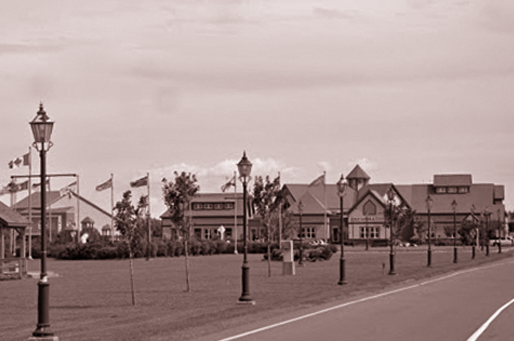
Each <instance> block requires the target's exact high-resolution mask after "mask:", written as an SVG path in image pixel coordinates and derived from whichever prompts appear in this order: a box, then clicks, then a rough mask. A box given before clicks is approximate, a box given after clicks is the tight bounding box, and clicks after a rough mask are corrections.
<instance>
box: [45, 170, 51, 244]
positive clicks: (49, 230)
mask: <svg viewBox="0 0 514 341" xmlns="http://www.w3.org/2000/svg"><path fill="white" fill-rule="evenodd" d="M45 185H46V184H45ZM50 193H52V187H51V183H50V178H48V192H46V200H45V202H46V204H49V207H48V227H49V229H48V234H49V237H48V242H50V243H51V242H52V202H51V201H50V200H48V196H49V195H50Z"/></svg>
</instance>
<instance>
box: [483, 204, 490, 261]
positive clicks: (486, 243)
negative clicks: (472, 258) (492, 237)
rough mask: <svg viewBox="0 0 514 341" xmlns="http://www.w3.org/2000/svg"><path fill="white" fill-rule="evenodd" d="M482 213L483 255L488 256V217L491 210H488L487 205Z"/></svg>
mask: <svg viewBox="0 0 514 341" xmlns="http://www.w3.org/2000/svg"><path fill="white" fill-rule="evenodd" d="M484 215H485V236H484V242H485V255H486V256H489V219H490V218H491V211H489V208H488V207H486V208H485V210H484Z"/></svg>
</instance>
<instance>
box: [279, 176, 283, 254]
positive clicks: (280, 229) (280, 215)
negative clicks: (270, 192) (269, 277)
mask: <svg viewBox="0 0 514 341" xmlns="http://www.w3.org/2000/svg"><path fill="white" fill-rule="evenodd" d="M280 186H281V184H280V172H278V188H279V191H280ZM279 198H280V200H279V202H278V248H279V250H282V193H280V196H279Z"/></svg>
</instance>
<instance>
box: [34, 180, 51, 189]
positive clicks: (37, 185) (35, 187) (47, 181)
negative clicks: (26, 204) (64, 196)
mask: <svg viewBox="0 0 514 341" xmlns="http://www.w3.org/2000/svg"><path fill="white" fill-rule="evenodd" d="M45 183H46V185H47V186H48V185H50V179H46V181H45ZM40 187H41V183H40V182H39V183H37V184H33V185H32V188H34V189H39V188H40Z"/></svg>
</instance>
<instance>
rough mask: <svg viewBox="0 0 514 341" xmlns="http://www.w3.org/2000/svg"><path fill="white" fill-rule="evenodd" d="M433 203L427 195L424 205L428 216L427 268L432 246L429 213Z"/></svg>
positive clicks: (430, 261) (430, 264)
mask: <svg viewBox="0 0 514 341" xmlns="http://www.w3.org/2000/svg"><path fill="white" fill-rule="evenodd" d="M433 202H434V201H433V200H432V198H431V197H430V195H428V196H427V198H426V199H425V203H426V204H427V215H428V249H427V266H428V267H430V266H432V245H431V238H432V236H431V234H432V231H430V220H431V219H430V218H431V217H430V213H431V209H432V203H433Z"/></svg>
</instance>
